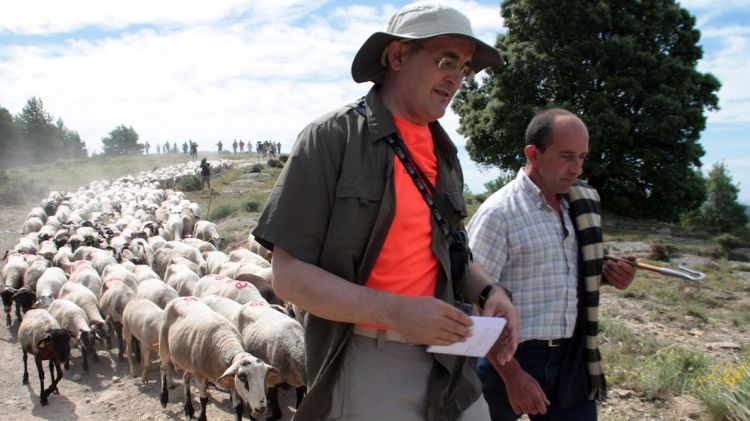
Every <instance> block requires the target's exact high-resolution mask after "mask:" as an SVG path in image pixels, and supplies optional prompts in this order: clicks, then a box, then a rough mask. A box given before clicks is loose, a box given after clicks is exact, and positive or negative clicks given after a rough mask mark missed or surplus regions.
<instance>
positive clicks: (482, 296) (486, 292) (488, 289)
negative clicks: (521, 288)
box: [477, 284, 513, 310]
mask: <svg viewBox="0 0 750 421" xmlns="http://www.w3.org/2000/svg"><path fill="white" fill-rule="evenodd" d="M495 288H502V290H503V291H505V295H507V296H508V299H509V300H510V302H511V303H512V302H513V294H512V293H511V292H510V290H509V289H508V288H505V287H502V286H500V285H498V284H488V285H487V286H485V287H484V288H482V292H480V293H479V299H478V300H477V301H478V302H479V308H481V309H482V310H484V304H485V303H486V302H487V298H489V296H490V294H491V293H492V290H493V289H495Z"/></svg>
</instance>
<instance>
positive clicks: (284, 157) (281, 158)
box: [279, 153, 289, 164]
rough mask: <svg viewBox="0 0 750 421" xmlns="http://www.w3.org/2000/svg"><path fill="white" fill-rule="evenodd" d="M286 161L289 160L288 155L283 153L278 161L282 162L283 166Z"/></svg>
mask: <svg viewBox="0 0 750 421" xmlns="http://www.w3.org/2000/svg"><path fill="white" fill-rule="evenodd" d="M287 159H289V154H285V153H283V154H281V155H279V161H281V162H283V163H285V164H286V161H287Z"/></svg>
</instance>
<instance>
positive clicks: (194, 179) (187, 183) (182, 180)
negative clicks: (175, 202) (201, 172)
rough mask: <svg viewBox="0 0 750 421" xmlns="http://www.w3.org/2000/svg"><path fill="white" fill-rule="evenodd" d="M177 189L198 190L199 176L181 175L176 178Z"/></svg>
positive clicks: (199, 186)
mask: <svg viewBox="0 0 750 421" xmlns="http://www.w3.org/2000/svg"><path fill="white" fill-rule="evenodd" d="M177 189H178V190H181V191H184V192H186V191H197V190H200V189H201V178H200V177H199V176H197V175H183V176H182V177H179V178H178V179H177Z"/></svg>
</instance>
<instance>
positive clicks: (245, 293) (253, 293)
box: [195, 275, 269, 305]
mask: <svg viewBox="0 0 750 421" xmlns="http://www.w3.org/2000/svg"><path fill="white" fill-rule="evenodd" d="M211 294H214V295H219V296H222V297H226V298H231V299H233V300H234V301H237V302H238V303H240V304H247V303H258V304H263V305H269V304H268V301H266V299H265V298H263V296H262V295H261V294H260V291H258V288H256V287H255V285H253V284H252V283H250V282H245V281H238V280H236V279H231V278H227V277H225V276H221V275H206V276H204V277H203V278H201V279H200V280H199V281H198V283H196V284H195V296H196V297H205V296H207V295H211Z"/></svg>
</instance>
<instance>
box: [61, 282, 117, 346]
mask: <svg viewBox="0 0 750 421" xmlns="http://www.w3.org/2000/svg"><path fill="white" fill-rule="evenodd" d="M58 298H65V299H67V300H70V301H72V302H74V303H76V304H77V305H78V307H81V308H82V309H83V311H84V312H85V313H86V317H87V318H88V319H89V324H90V325H91V327H92V328H93V329H94V332H95V333H96V336H97V337H98V338H101V339H104V340H106V342H107V344H110V343H112V336H111V335H110V332H109V328H108V327H107V324H106V323H105V319H104V316H102V313H101V311H100V310H99V302H98V300H97V298H96V295H94V293H93V292H91V290H90V289H88V288H86V287H85V286H83V285H81V284H79V283H75V282H66V283H65V284H64V285H63V286H62V288H61V289H60V296H59V297H58ZM92 357H93V359H94V360H96V359H97V358H98V356H97V355H96V352H95V351H94V352H92Z"/></svg>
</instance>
